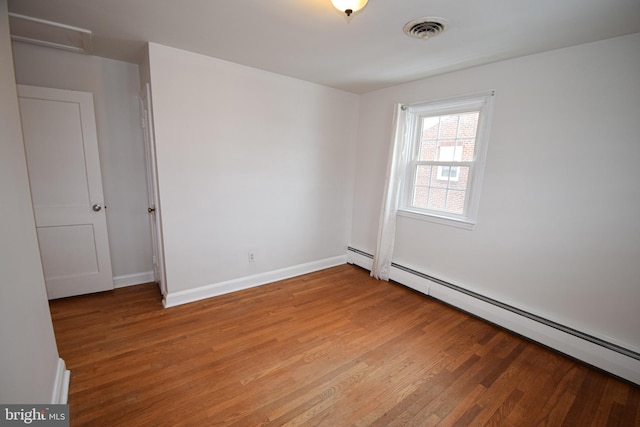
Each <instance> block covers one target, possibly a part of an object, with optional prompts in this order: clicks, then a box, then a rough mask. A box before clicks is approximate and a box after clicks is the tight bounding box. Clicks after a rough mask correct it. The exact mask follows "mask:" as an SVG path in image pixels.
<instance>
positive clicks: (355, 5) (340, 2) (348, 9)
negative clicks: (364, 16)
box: [331, 0, 369, 16]
mask: <svg viewBox="0 0 640 427" xmlns="http://www.w3.org/2000/svg"><path fill="white" fill-rule="evenodd" d="M368 1H369V0H331V3H332V4H333V7H335V8H336V9H338V10H339V11H340V12H343V13H344V14H345V15H347V16H351V14H353V13H356V12H358V11H359V10H362V9H364V7H365V6H366V5H367V2H368Z"/></svg>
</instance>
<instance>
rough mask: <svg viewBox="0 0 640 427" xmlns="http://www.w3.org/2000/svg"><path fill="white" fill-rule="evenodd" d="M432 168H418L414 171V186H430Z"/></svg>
mask: <svg viewBox="0 0 640 427" xmlns="http://www.w3.org/2000/svg"><path fill="white" fill-rule="evenodd" d="M432 169H433V167H432V166H423V165H421V166H418V168H417V170H416V182H415V185H426V186H428V185H430V184H431V170H432Z"/></svg>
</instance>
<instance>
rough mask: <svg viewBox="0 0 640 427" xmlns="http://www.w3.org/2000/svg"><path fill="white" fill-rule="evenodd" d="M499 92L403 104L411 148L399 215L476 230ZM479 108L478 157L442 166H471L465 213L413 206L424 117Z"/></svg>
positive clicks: (402, 187) (409, 149)
mask: <svg viewBox="0 0 640 427" xmlns="http://www.w3.org/2000/svg"><path fill="white" fill-rule="evenodd" d="M494 95H495V92H494V91H486V92H481V93H475V94H470V95H466V96H461V97H456V98H448V99H440V100H434V101H428V102H421V103H418V104H411V105H406V106H403V108H405V112H406V115H407V120H405V121H403V123H399V126H403V127H404V129H403V134H404V138H406V141H405V147H406V149H407V152H406V153H407V154H406V156H405V158H406V164H405V165H404V171H405V174H404V179H403V182H402V185H401V192H402V193H401V195H400V206H399V209H398V215H400V216H405V217H410V218H415V219H419V220H425V221H431V222H436V223H439V224H444V225H449V226H454V227H459V228H463V229H466V230H473V229H474V227H475V225H476V221H477V216H478V208H479V205H480V189H481V187H482V178H483V175H484V167H485V163H486V157H487V150H488V146H489V131H490V125H491V120H492V115H493V99H494ZM471 111H479V112H480V114H479V117H478V128H477V132H476V140H475V150H474V158H473V160H472V161H470V162H457V161H456V162H449V164H442V165H441V166H468V167H469V181H468V185H467V190H466V197H465V206H464V209H463V213H462V214H455V213H450V212H445V211H440V210H431V209H423V208H418V207H414V206H412V199H413V191H414V183H415V180H416V176H415V175H416V171H417V167H418V165H419V164H420V162H419V161H418V155H419V150H420V140H421V135H420V132H421V126H422V125H421V124H422V119H423V118H425V117H431V116H442V115H447V114H459V113H467V112H471Z"/></svg>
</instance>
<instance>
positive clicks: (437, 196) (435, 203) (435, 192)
mask: <svg viewBox="0 0 640 427" xmlns="http://www.w3.org/2000/svg"><path fill="white" fill-rule="evenodd" d="M446 200H447V189H446V188H432V189H431V191H430V192H429V201H428V202H427V209H433V210H436V211H444V210H445V203H446Z"/></svg>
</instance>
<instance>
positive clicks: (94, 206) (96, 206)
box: [91, 203, 102, 212]
mask: <svg viewBox="0 0 640 427" xmlns="http://www.w3.org/2000/svg"><path fill="white" fill-rule="evenodd" d="M91 209H93V211H94V212H100V210H102V205H99V204H97V203H96V204H95V205H93V206H91Z"/></svg>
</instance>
